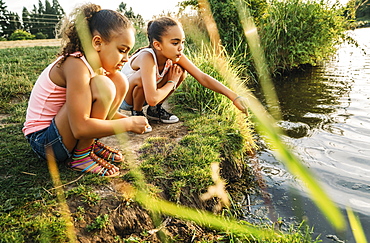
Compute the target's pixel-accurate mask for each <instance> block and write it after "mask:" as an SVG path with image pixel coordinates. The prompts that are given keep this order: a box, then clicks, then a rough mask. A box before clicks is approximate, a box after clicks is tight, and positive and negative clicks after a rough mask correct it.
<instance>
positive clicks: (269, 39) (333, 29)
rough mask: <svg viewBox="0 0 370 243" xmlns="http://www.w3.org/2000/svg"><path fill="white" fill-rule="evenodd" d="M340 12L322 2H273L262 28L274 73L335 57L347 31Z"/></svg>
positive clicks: (286, 0)
mask: <svg viewBox="0 0 370 243" xmlns="http://www.w3.org/2000/svg"><path fill="white" fill-rule="evenodd" d="M341 11H342V10H341V9H340V8H339V7H338V8H337V7H336V6H335V5H333V6H329V4H327V3H324V2H323V1H321V2H317V1H311V0H308V1H302V0H293V1H290V0H289V1H288V0H283V1H276V0H275V1H273V2H272V3H271V4H270V5H269V7H268V11H267V12H268V14H267V15H265V17H264V18H263V19H261V26H260V28H259V29H260V33H261V42H262V45H263V46H264V47H265V54H266V58H267V62H268V66H269V67H270V70H271V73H275V74H276V73H278V72H279V71H286V70H288V71H289V70H291V69H293V68H296V67H298V66H300V65H302V64H310V65H313V66H315V65H316V64H317V63H318V62H320V61H321V60H323V59H324V58H325V57H327V56H329V55H331V54H333V53H334V51H335V50H336V49H335V44H337V43H338V41H339V40H340V39H341V37H343V33H344V30H345V28H344V24H345V20H344V18H343V17H342V16H341Z"/></svg>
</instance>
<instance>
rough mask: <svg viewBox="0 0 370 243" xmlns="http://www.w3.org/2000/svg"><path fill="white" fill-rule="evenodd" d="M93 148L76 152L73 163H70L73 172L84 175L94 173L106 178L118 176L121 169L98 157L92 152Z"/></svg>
mask: <svg viewBox="0 0 370 243" xmlns="http://www.w3.org/2000/svg"><path fill="white" fill-rule="evenodd" d="M92 148H93V146H92V145H90V146H89V147H87V148H86V149H82V150H77V149H76V150H75V151H74V154H73V157H72V161H71V162H70V163H69V165H70V167H71V169H72V170H75V171H80V172H84V173H93V174H97V175H101V176H105V177H115V176H118V175H119V174H120V173H119V168H118V167H117V166H114V165H112V164H111V163H109V162H108V161H106V160H104V159H102V158H100V157H98V156H97V155H96V154H94V152H93V151H92Z"/></svg>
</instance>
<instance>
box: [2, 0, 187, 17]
mask: <svg viewBox="0 0 370 243" xmlns="http://www.w3.org/2000/svg"><path fill="white" fill-rule="evenodd" d="M38 2H39V0H27V1H24V0H5V5H6V6H7V8H6V9H7V10H8V11H11V12H16V13H18V15H19V16H20V17H21V16H22V10H23V7H26V8H27V10H28V11H31V10H32V9H33V5H36V6H38ZM41 2H42V3H45V0H41ZM49 2H50V3H51V4H52V2H53V1H52V0H49ZM58 2H59V4H60V5H61V6H62V8H63V10H64V11H65V12H66V13H67V14H69V13H70V12H71V11H72V10H73V9H74V7H75V6H76V5H81V4H83V3H88V2H91V3H95V4H98V5H100V6H101V7H102V8H106V9H112V10H117V8H118V6H119V4H120V3H121V2H124V3H126V4H127V6H126V9H130V7H132V10H133V11H134V13H135V14H140V15H141V16H142V17H143V18H144V20H151V19H152V17H153V16H154V15H158V14H160V13H162V12H163V11H164V12H165V13H167V12H177V8H176V5H177V4H178V3H179V2H181V0H88V1H83V0H58Z"/></svg>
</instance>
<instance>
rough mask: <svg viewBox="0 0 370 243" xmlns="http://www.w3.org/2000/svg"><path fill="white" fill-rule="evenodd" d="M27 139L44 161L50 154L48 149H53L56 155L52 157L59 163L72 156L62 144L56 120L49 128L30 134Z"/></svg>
mask: <svg viewBox="0 0 370 243" xmlns="http://www.w3.org/2000/svg"><path fill="white" fill-rule="evenodd" d="M26 138H27V140H28V142H29V143H30V145H31V148H32V150H33V151H34V152H35V153H36V154H37V156H39V157H40V158H41V159H43V160H46V154H47V152H48V151H47V150H46V148H52V150H53V153H54V154H52V155H53V157H54V158H55V160H56V161H57V162H64V161H66V160H67V159H68V158H70V157H71V156H72V154H71V153H70V152H69V151H68V150H67V148H66V147H65V146H64V144H63V142H62V137H61V136H60V134H59V131H58V128H57V127H56V125H55V121H54V119H53V120H52V122H51V124H50V126H49V127H47V128H44V129H42V130H40V131H37V132H34V133H31V134H28V135H27V136H26Z"/></svg>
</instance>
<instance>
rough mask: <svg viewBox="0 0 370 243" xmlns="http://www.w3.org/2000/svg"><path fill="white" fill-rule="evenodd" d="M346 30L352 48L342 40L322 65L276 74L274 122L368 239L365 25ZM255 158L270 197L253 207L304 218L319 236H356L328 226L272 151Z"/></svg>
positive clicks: (368, 38) (369, 121) (369, 98)
mask: <svg viewBox="0 0 370 243" xmlns="http://www.w3.org/2000/svg"><path fill="white" fill-rule="evenodd" d="M349 34H350V36H352V37H353V38H354V39H355V40H356V41H357V42H358V44H359V46H358V47H356V46H355V45H353V44H349V43H345V44H343V45H341V46H340V48H339V50H338V52H337V54H336V55H334V56H333V57H332V58H331V59H330V60H328V61H325V63H323V64H322V65H321V66H319V67H314V68H309V69H307V70H305V72H304V73H298V74H292V75H290V76H289V77H286V78H284V80H280V81H277V83H276V92H277V95H278V97H279V101H280V105H281V110H282V114H283V121H280V122H279V124H280V125H281V126H282V127H283V128H284V130H285V131H286V136H284V137H283V139H284V140H285V141H286V143H287V144H289V146H291V147H292V149H293V151H294V152H295V153H296V154H297V156H298V157H299V158H300V159H301V161H302V162H303V163H304V164H305V165H306V166H307V167H308V168H309V169H310V170H311V171H312V172H313V173H314V175H315V176H316V178H317V179H318V181H319V182H320V184H321V185H322V187H323V188H324V189H325V191H326V192H327V193H328V195H329V196H330V197H331V198H332V200H333V201H334V202H335V203H336V204H337V205H338V206H339V207H340V208H341V209H342V212H343V214H344V215H346V211H345V208H346V206H349V207H351V208H352V209H353V210H354V212H355V213H356V214H357V215H358V216H359V218H360V221H361V223H362V226H363V229H364V231H365V234H366V236H367V240H368V242H370V28H363V29H356V30H354V31H351V32H350V33H349ZM258 161H259V164H260V166H261V169H262V174H263V177H264V179H265V181H266V184H267V185H268V187H267V189H266V190H267V192H268V193H270V194H271V198H272V199H271V205H261V203H257V204H258V205H256V206H255V207H253V206H252V207H251V209H252V211H253V210H254V211H255V212H257V211H258V210H261V208H263V207H265V210H268V211H269V213H270V215H274V216H275V217H282V219H283V220H284V221H286V222H291V221H294V220H297V221H298V222H300V221H301V220H302V219H308V220H309V224H310V225H311V226H314V231H315V234H314V235H315V236H316V235H317V234H321V239H322V240H323V242H335V241H337V242H341V241H345V242H355V240H354V238H353V235H352V233H351V231H350V230H349V229H348V230H347V231H346V232H344V233H341V234H340V233H338V232H335V231H334V229H333V228H332V227H331V226H330V225H329V224H328V223H327V221H326V219H325V218H324V217H323V216H322V215H321V213H320V212H319V210H318V208H317V207H316V206H315V205H314V204H313V203H312V201H311V200H310V199H309V198H307V193H306V192H305V188H304V187H302V186H301V184H300V183H298V181H297V179H296V178H294V177H293V176H292V175H290V174H289V173H288V172H287V171H286V169H285V168H284V166H283V165H282V163H280V162H278V161H276V159H275V158H274V156H273V153H272V152H271V151H269V150H267V149H265V150H262V151H261V152H260V153H259V154H258ZM267 206H270V207H267ZM267 208H269V209H267Z"/></svg>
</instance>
